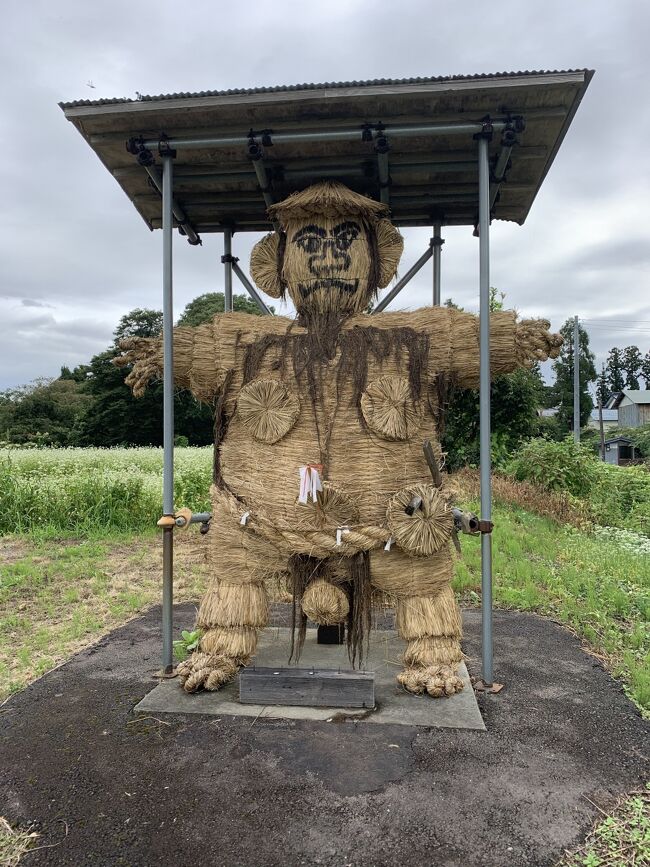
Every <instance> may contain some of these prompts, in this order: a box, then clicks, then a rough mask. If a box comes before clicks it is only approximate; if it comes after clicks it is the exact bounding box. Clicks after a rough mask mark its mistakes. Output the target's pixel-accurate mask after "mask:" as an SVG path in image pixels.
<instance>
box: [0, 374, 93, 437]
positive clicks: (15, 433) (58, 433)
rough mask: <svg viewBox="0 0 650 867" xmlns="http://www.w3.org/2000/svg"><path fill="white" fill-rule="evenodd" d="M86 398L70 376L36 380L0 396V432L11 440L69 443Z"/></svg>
mask: <svg viewBox="0 0 650 867" xmlns="http://www.w3.org/2000/svg"><path fill="white" fill-rule="evenodd" d="M88 403H89V398H88V395H87V394H86V393H85V391H84V389H83V387H82V386H81V385H80V384H79V383H78V382H76V381H75V380H74V379H72V378H70V379H54V380H42V379H41V380H37V381H36V382H34V383H31V384H30V385H28V386H21V387H20V388H18V389H11V390H10V391H9V392H5V393H4V394H3V395H2V397H1V398H0V435H1V436H3V437H6V439H7V440H8V441H10V442H14V443H29V442H33V443H38V444H39V445H54V446H69V445H76V443H77V436H78V430H77V424H78V420H79V418H80V416H81V415H82V414H83V412H84V411H85V409H86V407H87V406H88Z"/></svg>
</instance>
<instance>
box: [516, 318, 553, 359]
mask: <svg viewBox="0 0 650 867" xmlns="http://www.w3.org/2000/svg"><path fill="white" fill-rule="evenodd" d="M550 327H551V323H550V322H549V321H548V320H547V319H522V321H521V322H518V323H517V326H516V329H517V330H516V335H515V340H516V343H517V346H518V347H519V351H520V353H521V356H522V358H523V360H524V362H525V363H526V364H527V365H528V366H532V365H533V364H535V363H536V362H538V361H547V360H548V359H549V358H557V357H558V355H559V354H560V349H561V348H562V343H563V342H564V341H563V338H562V335H561V334H553V333H551V332H550V331H549V328H550Z"/></svg>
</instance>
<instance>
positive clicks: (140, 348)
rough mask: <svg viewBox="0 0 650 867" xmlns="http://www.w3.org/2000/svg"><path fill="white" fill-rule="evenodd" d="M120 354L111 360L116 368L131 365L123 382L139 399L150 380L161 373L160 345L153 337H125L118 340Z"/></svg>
mask: <svg viewBox="0 0 650 867" xmlns="http://www.w3.org/2000/svg"><path fill="white" fill-rule="evenodd" d="M119 347H120V349H121V350H122V354H121V355H118V356H117V357H116V358H114V359H113V364H115V365H116V367H127V366H128V365H132V369H131V372H130V373H129V375H128V376H127V377H126V379H125V380H124V381H125V383H126V384H127V385H128V386H129V387H130V388H131V389H132V391H133V394H134V396H135V397H141V396H142V395H143V394H144V392H145V390H146V388H147V385H148V384H149V382H150V380H151V379H154V378H156V377H158V376H160V374H161V373H162V345H161V342H160V340H159V339H158V338H155V337H127V338H125V339H124V340H120V342H119Z"/></svg>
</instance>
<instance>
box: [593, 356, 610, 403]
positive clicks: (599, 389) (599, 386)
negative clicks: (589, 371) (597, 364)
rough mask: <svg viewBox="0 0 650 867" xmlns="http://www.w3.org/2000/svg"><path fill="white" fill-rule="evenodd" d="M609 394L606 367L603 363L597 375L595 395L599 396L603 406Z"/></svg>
mask: <svg viewBox="0 0 650 867" xmlns="http://www.w3.org/2000/svg"><path fill="white" fill-rule="evenodd" d="M609 394H610V391H609V385H608V376H607V367H606V366H605V365H604V364H603V367H602V370H601V371H600V374H599V375H598V382H597V383H596V397H597V398H599V400H600V402H601V404H602V405H603V406H605V404H606V403H607V400H608V399H609Z"/></svg>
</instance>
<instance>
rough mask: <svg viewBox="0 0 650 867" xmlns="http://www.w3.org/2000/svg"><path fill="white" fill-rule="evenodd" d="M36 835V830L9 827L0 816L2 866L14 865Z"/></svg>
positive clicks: (0, 855) (0, 858)
mask: <svg viewBox="0 0 650 867" xmlns="http://www.w3.org/2000/svg"><path fill="white" fill-rule="evenodd" d="M37 837H38V834H36V832H34V831H32V832H31V833H30V832H29V831H20V830H16V829H14V828H12V827H11V825H10V824H9V822H7V820H6V819H3V817H2V816H0V864H1V865H2V867H16V865H17V864H18V862H19V861H20V858H21V856H22V855H24V854H25V852H27V850H28V849H30V848H31V846H32V845H33V843H34V840H35V839H36V838H37Z"/></svg>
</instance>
